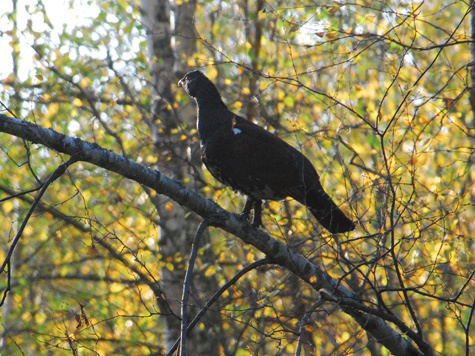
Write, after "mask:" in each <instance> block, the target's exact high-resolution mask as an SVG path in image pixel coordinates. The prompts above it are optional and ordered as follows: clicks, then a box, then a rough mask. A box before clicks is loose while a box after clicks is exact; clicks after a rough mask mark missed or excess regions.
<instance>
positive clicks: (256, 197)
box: [178, 71, 355, 233]
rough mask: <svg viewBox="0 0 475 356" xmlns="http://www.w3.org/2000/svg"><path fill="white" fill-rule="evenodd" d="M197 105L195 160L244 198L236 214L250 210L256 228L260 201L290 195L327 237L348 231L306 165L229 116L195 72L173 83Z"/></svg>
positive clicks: (252, 126)
mask: <svg viewBox="0 0 475 356" xmlns="http://www.w3.org/2000/svg"><path fill="white" fill-rule="evenodd" d="M178 85H179V86H182V87H183V88H184V89H185V91H186V92H187V93H188V95H190V96H191V97H192V98H194V99H195V101H196V103H197V105H198V123H197V126H198V134H199V136H200V141H201V158H202V160H203V163H204V164H205V165H206V167H207V168H208V170H209V171H210V172H211V174H212V175H213V176H214V177H215V178H216V179H217V180H219V181H220V182H222V183H223V184H226V185H228V186H230V187H231V188H232V189H233V190H236V191H239V192H241V193H243V194H245V195H247V202H246V205H245V207H244V210H243V212H242V215H243V216H244V217H245V218H248V217H249V215H250V212H251V209H253V208H254V221H253V225H254V226H259V225H262V218H261V211H262V207H261V204H262V200H263V199H269V200H282V199H284V198H285V197H288V196H290V197H292V198H294V199H295V200H297V201H298V202H300V203H301V204H303V205H305V206H307V207H308V209H310V211H311V212H312V214H313V215H314V216H315V217H316V218H317V220H318V221H319V222H320V224H322V225H323V226H324V227H325V228H326V229H327V230H328V231H330V232H331V233H339V232H347V231H351V230H354V228H355V225H354V223H353V222H352V221H351V220H350V219H348V218H347V217H346V216H345V214H344V213H343V212H342V211H341V210H340V209H339V208H338V207H337V206H336V204H335V203H334V202H333V201H332V199H331V198H330V197H329V196H328V194H327V193H325V191H324V190H323V187H322V185H321V184H320V177H319V176H318V174H317V172H316V171H315V168H314V167H313V165H312V164H311V163H310V161H309V160H308V159H307V157H305V156H304V155H303V154H302V153H300V152H299V151H298V150H296V149H295V148H293V147H292V146H290V145H289V144H287V143H286V142H284V141H282V140H281V139H280V138H278V137H277V136H275V135H273V134H271V133H270V132H268V131H266V130H265V129H263V128H261V127H260V126H257V125H255V124H254V123H252V122H251V121H249V120H247V119H245V118H243V117H241V116H239V115H236V114H234V113H232V112H231V111H230V110H229V109H228V107H227V106H226V104H224V102H223V101H222V99H221V96H220V95H219V92H218V90H217V89H216V87H215V86H214V84H213V83H212V82H211V81H210V80H209V79H208V78H207V77H206V76H205V75H204V74H203V73H201V72H200V71H193V72H189V73H187V74H186V75H185V76H184V77H183V79H181V80H180V81H179V82H178Z"/></svg>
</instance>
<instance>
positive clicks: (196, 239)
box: [180, 220, 208, 356]
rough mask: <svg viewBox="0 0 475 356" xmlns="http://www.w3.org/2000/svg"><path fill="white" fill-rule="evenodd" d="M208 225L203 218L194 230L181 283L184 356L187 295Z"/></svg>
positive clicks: (182, 353) (183, 353)
mask: <svg viewBox="0 0 475 356" xmlns="http://www.w3.org/2000/svg"><path fill="white" fill-rule="evenodd" d="M207 227H208V221H207V220H203V221H202V222H201V224H200V226H199V227H198V230H197V231H196V234H195V237H194V238H193V244H192V246H191V254H190V258H189V259H188V269H187V270H186V275H185V281H184V283H183V295H182V298H181V342H180V356H186V329H187V327H188V311H187V304H188V295H189V294H190V284H191V275H192V274H193V268H194V267H195V260H196V255H197V254H198V246H199V244H200V237H201V235H203V232H204V231H205V230H206V228H207Z"/></svg>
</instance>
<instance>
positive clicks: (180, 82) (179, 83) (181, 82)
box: [178, 79, 185, 87]
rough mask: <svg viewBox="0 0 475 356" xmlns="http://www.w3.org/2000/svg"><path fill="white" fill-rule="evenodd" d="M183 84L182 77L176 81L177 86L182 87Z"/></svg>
mask: <svg viewBox="0 0 475 356" xmlns="http://www.w3.org/2000/svg"><path fill="white" fill-rule="evenodd" d="M183 84H185V83H184V81H183V79H180V81H179V82H178V86H179V87H182V86H183Z"/></svg>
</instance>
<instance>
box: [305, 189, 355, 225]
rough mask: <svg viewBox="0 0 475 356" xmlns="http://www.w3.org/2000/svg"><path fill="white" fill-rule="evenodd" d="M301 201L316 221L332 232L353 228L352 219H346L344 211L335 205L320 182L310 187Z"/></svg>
mask: <svg viewBox="0 0 475 356" xmlns="http://www.w3.org/2000/svg"><path fill="white" fill-rule="evenodd" d="M302 203H303V204H305V205H306V206H307V207H308V209H309V210H310V212H311V213H312V214H313V216H315V218H317V220H318V222H319V223H320V224H322V226H323V227H324V228H325V229H327V230H328V231H330V232H331V233H333V234H336V233H339V232H348V231H352V230H354V229H355V224H354V223H353V221H351V220H350V219H348V218H347V217H346V215H345V213H344V212H343V211H341V210H340V208H339V207H338V206H336V204H335V203H334V202H333V200H332V198H330V196H329V195H328V194H327V193H325V191H324V190H323V187H322V186H321V185H320V184H318V186H314V187H312V189H311V190H310V191H309V192H308V193H307V196H306V199H305V201H304V202H302Z"/></svg>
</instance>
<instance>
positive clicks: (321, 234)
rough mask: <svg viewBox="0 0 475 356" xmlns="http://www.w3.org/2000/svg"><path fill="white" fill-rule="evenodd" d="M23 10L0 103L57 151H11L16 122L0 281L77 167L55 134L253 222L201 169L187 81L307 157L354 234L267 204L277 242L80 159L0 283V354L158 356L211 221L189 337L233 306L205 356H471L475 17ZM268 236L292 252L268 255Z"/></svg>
mask: <svg viewBox="0 0 475 356" xmlns="http://www.w3.org/2000/svg"><path fill="white" fill-rule="evenodd" d="M11 4H12V5H11V7H10V8H9V10H8V11H7V12H6V13H5V14H4V15H3V18H5V19H7V20H8V21H6V22H5V23H6V25H4V26H5V27H4V28H2V29H1V31H3V33H4V34H5V36H4V37H5V38H8V39H9V41H10V43H9V45H10V46H9V47H8V48H9V49H10V53H11V58H12V59H11V63H12V65H11V68H12V73H11V74H10V75H8V76H6V77H5V78H2V82H1V84H0V85H1V86H2V91H1V92H2V103H3V104H4V107H5V109H7V108H8V110H9V113H8V112H7V111H5V113H8V115H9V116H12V115H16V116H17V117H19V118H24V119H26V120H27V121H30V122H34V123H36V124H37V125H39V126H35V127H32V130H35V131H37V132H39V133H42V134H43V136H41V140H37V139H33V138H32V137H30V136H28V135H27V133H28V132H27V131H26V129H24V130H23V131H21V130H20V131H21V132H16V133H14V132H12V131H11V130H12V123H11V122H9V121H8V120H7V118H6V117H5V116H2V121H1V122H2V128H3V129H2V131H4V132H8V133H9V134H2V135H1V136H0V140H1V141H2V142H1V144H0V146H1V147H2V151H1V154H0V160H1V165H2V168H3V169H2V173H1V174H0V191H1V192H2V196H1V197H0V203H1V207H0V208H1V211H2V215H1V219H2V226H4V227H5V228H4V231H5V232H4V235H3V236H2V237H1V238H2V239H3V241H4V242H3V246H4V247H3V249H2V254H3V257H2V259H1V261H3V260H4V259H5V257H7V251H8V250H9V247H10V246H11V242H12V239H13V238H14V237H15V236H16V235H17V232H18V231H19V229H20V226H21V224H22V222H23V221H25V216H26V212H27V211H28V209H30V207H31V206H32V203H33V200H34V198H35V196H37V194H38V192H39V190H40V188H41V187H42V186H44V183H45V182H46V180H47V178H48V177H49V176H50V175H51V173H52V172H53V171H55V169H56V167H58V166H60V165H61V164H64V163H65V162H67V161H68V160H69V157H70V156H71V152H68V151H67V150H65V149H62V148H61V147H62V146H55V145H54V142H56V141H54V142H53V141H48V140H47V139H50V138H57V137H47V135H46V133H47V131H41V127H44V128H51V129H53V130H55V131H57V132H61V133H64V134H66V135H71V136H77V137H79V138H80V139H82V140H84V141H88V142H94V143H96V144H98V145H100V146H101V147H103V148H105V149H108V150H111V151H113V152H115V153H117V154H119V155H123V156H125V157H126V158H128V159H130V160H131V161H135V162H137V163H139V164H142V165H144V166H149V167H152V168H155V169H158V170H159V171H160V172H161V173H163V174H164V175H165V177H171V178H174V179H177V180H179V181H180V182H182V184H184V185H185V186H187V187H188V188H190V189H191V190H193V191H198V192H200V193H201V194H202V195H203V196H205V197H207V198H211V199H213V200H215V201H217V202H219V204H220V205H221V206H223V207H225V208H226V209H227V210H229V211H232V212H237V211H240V209H241V208H242V204H243V202H242V199H241V198H238V197H236V195H235V194H234V193H233V192H231V191H230V190H229V189H228V188H225V187H223V186H221V185H219V183H217V182H215V181H213V179H212V177H211V176H210V174H209V173H208V172H207V171H203V170H202V167H201V164H200V162H199V157H198V144H197V138H196V130H195V128H194V119H195V118H194V106H193V104H192V103H191V104H190V100H189V98H188V97H187V96H186V95H185V94H184V93H183V92H182V91H180V90H178V89H177V87H176V82H177V80H178V79H179V78H180V77H181V76H182V75H183V74H184V72H186V71H187V70H188V69H191V68H201V69H202V70H203V71H205V72H206V74H207V75H208V76H209V77H210V78H211V79H212V80H213V81H214V82H215V83H216V84H217V85H218V87H219V89H220V91H221V92H222V93H223V96H224V99H225V101H226V102H227V104H229V105H230V108H231V109H232V110H234V111H235V112H240V113H242V114H243V115H245V116H247V117H249V118H251V119H253V120H254V121H256V122H257V123H258V124H260V125H262V126H265V127H266V128H267V129H269V130H270V131H273V132H275V133H277V134H278V135H279V136H280V137H282V138H284V139H285V140H286V141H287V142H289V143H291V144H292V145H294V146H295V147H299V148H300V149H301V150H302V151H303V152H304V153H305V154H306V155H307V156H308V157H309V158H310V160H311V161H312V162H314V163H315V165H316V167H317V170H318V171H319V172H320V173H321V176H322V182H323V183H324V185H325V189H326V190H327V191H328V192H329V193H331V195H332V196H334V197H335V200H337V201H339V202H344V204H343V206H344V207H345V209H346V211H348V212H349V213H350V215H352V216H353V217H355V219H356V220H357V221H358V228H357V230H356V231H355V232H353V233H351V234H349V235H343V236H331V235H329V234H328V233H327V232H325V231H324V230H323V229H322V228H321V227H320V226H319V225H318V224H316V223H314V221H313V220H311V219H310V218H309V216H308V215H307V211H306V210H305V209H304V208H302V207H301V206H300V205H299V204H294V202H293V201H290V200H288V201H285V202H283V203H276V202H269V203H268V204H267V205H268V206H267V210H266V211H267V212H268V213H267V214H265V216H264V225H265V227H266V228H265V229H266V234H267V235H265V234H264V233H262V234H260V233H258V232H256V231H250V230H246V227H245V226H246V224H245V223H242V222H241V223H240V222H239V221H237V220H236V219H235V218H233V217H232V216H230V215H222V214H225V213H224V212H222V211H220V210H219V209H217V208H215V207H214V206H208V205H206V203H205V202H204V201H200V200H199V198H198V197H195V196H192V199H191V200H190V202H201V203H200V204H201V205H200V204H198V203H196V204H195V205H193V204H192V203H190V202H188V201H187V200H186V201H185V200H183V201H182V200H180V197H181V195H180V194H184V193H180V194H179V193H176V194H175V191H174V190H173V189H172V187H175V186H173V185H170V186H167V185H165V186H162V185H160V184H162V183H160V184H159V183H154V182H153V181H151V180H150V179H149V177H153V174H152V173H151V172H150V171H145V170H142V171H140V168H139V167H136V166H131V165H130V166H128V167H129V168H130V169H129V170H127V169H124V170H120V166H118V167H119V168H117V169H115V170H114V169H112V168H111V165H112V164H113V163H114V162H115V159H117V158H116V157H115V156H110V159H111V160H110V162H109V165H108V164H104V162H102V161H100V160H94V157H95V156H94V153H95V152H96V151H95V149H97V147H89V148H88V150H89V153H90V155H91V157H92V158H91V157H89V156H88V155H87V154H86V153H84V152H82V151H81V152H82V153H81V154H79V153H76V154H77V157H79V158H80V160H79V162H74V163H72V162H70V163H68V165H69V164H71V165H69V166H68V168H67V170H65V174H63V175H62V176H61V177H59V178H58V180H57V181H55V182H53V183H51V185H49V186H48V188H47V189H46V190H45V192H44V195H43V196H42V198H41V200H40V201H39V203H38V205H37V206H36V210H35V212H34V214H33V215H32V216H31V217H30V218H29V220H28V223H27V224H26V227H25V229H24V230H23V233H22V235H21V238H20V239H19V243H18V244H17V245H16V248H15V252H14V253H15V255H14V256H13V258H12V259H11V260H9V263H8V265H7V266H6V267H7V268H6V269H5V270H4V271H3V274H2V278H3V280H2V283H3V287H4V288H5V289H3V294H2V296H3V298H4V299H3V300H2V316H1V321H2V326H3V333H2V339H1V345H0V347H1V352H2V353H5V354H12V355H15V354H22V353H23V354H45V353H47V352H50V353H51V354H55V355H56V354H61V353H64V354H65V355H67V354H85V355H88V354H91V355H92V354H165V353H166V352H167V351H169V350H170V348H171V344H172V343H173V342H174V341H175V340H176V338H177V337H178V335H179V329H180V315H179V313H180V300H181V295H180V294H181V288H182V285H183V278H184V272H185V270H186V268H187V267H188V263H187V258H188V254H189V253H190V247H191V242H192V239H193V236H194V235H195V230H196V228H197V226H198V224H199V221H200V220H199V219H196V217H197V215H196V214H198V215H201V216H202V217H204V218H206V219H207V221H211V222H213V223H214V224H216V225H219V226H221V227H222V228H223V229H224V230H221V229H208V230H207V233H206V234H205V235H204V237H203V239H202V240H201V243H200V245H199V253H198V256H197V259H196V262H195V269H194V275H193V278H192V282H191V283H192V288H191V292H190V293H191V294H190V297H189V299H188V313H189V317H190V318H191V317H193V315H194V314H195V313H196V312H198V311H199V310H200V309H202V308H203V306H204V305H205V303H206V302H207V300H209V298H210V297H211V296H212V295H213V293H215V292H216V290H218V288H219V286H222V285H224V284H225V283H226V282H228V281H231V286H229V287H228V288H227V289H226V291H224V293H223V294H222V295H221V296H220V297H219V298H218V299H217V300H216V302H215V303H214V304H213V305H212V306H211V308H210V309H208V310H207V311H206V313H205V316H206V317H208V319H201V320H200V322H199V324H198V325H197V326H196V327H195V328H194V329H193V330H192V331H191V333H190V338H191V339H190V340H188V343H187V344H188V350H190V349H191V350H193V354H203V355H204V354H206V355H209V354H225V355H244V354H259V355H274V354H277V353H279V352H280V353H281V354H293V353H294V354H304V353H305V354H317V355H327V354H343V353H351V352H353V353H356V354H371V355H380V354H384V353H385V352H386V350H387V349H389V350H391V351H392V352H393V353H395V354H411V352H416V351H414V349H417V350H418V351H419V352H421V353H423V354H426V355H430V354H433V353H434V352H437V353H441V354H466V355H468V354H469V352H470V349H471V347H472V346H471V345H472V344H473V343H474V340H473V339H474V334H473V328H471V324H472V319H473V310H474V309H473V305H474V299H473V296H474V292H475V289H474V282H473V280H472V278H473V273H474V264H473V261H474V259H473V252H472V251H473V231H474V224H475V223H474V222H473V221H474V209H473V204H474V203H473V202H474V194H475V187H474V184H473V178H474V175H473V168H472V166H473V165H472V159H473V158H472V155H473V146H474V144H473V137H474V121H473V120H474V118H473V110H472V107H471V105H470V93H471V90H472V88H471V81H470V78H471V75H470V74H471V73H470V67H471V63H472V58H473V56H471V44H472V43H473V42H472V41H471V32H470V31H471V28H470V18H469V16H470V13H471V10H472V6H471V4H465V3H462V2H454V3H450V4H446V3H442V2H437V1H433V2H430V3H429V2H413V3H412V2H393V1H384V2H379V3H377V4H375V3H373V2H364V1H363V2H362V3H357V4H356V3H352V4H349V3H348V4H345V3H341V2H332V3H313V4H312V5H307V6H301V5H300V3H298V2H295V3H293V2H290V3H289V2H288V1H287V2H285V3H284V2H279V1H276V2H263V1H257V2H252V3H251V2H247V1H238V2H232V3H231V2H226V1H220V2H186V1H183V2H179V1H176V2H175V3H170V2H166V1H142V2H141V3H139V2H138V1H137V2H125V1H118V2H95V1H89V2H84V3H83V4H82V5H83V6H85V7H83V9H84V8H85V9H87V11H84V12H83V13H82V15H77V13H75V12H74V11H75V10H76V9H77V8H78V4H75V3H72V4H71V9H69V10H67V9H68V6H66V7H65V9H64V14H63V20H62V22H60V24H61V25H60V26H58V21H60V20H59V19H57V18H54V17H53V14H54V12H53V11H52V9H51V8H50V7H49V6H50V5H49V3H48V2H46V1H45V2H38V3H37V4H35V5H29V6H25V4H24V3H22V2H20V1H12V2H11ZM56 6H57V5H56ZM84 14H87V15H84ZM64 19H67V22H66V21H65V20H64ZM190 24H192V26H190ZM5 52H7V51H5ZM32 56H34V58H33V59H34V60H33V61H30V58H31V57H32ZM51 132H52V131H51ZM57 139H58V140H59V139H60V138H57ZM98 150H99V149H98ZM99 151H100V150H99ZM101 152H103V153H102V154H103V155H105V153H104V151H101ZM71 157H74V154H73V155H72V156H71ZM91 163H92V164H91ZM98 167H99V168H98ZM114 167H115V166H114ZM111 169H112V170H113V171H114V172H119V173H120V174H115V173H111V172H110V170H111ZM138 172H140V175H138V176H134V175H133V174H138ZM147 179H149V180H147ZM134 180H135V182H134ZM136 182H138V183H140V184H137V183H136ZM170 184H171V183H170ZM176 189H178V191H179V187H176ZM157 191H158V193H160V194H157ZM165 196H168V197H170V198H172V199H174V200H167V199H166V197H165ZM182 206H183V207H182ZM191 211H194V212H195V213H196V214H193V213H190V212H191ZM216 212H218V213H219V214H221V215H219V214H218V215H215V213H216ZM216 216H226V217H227V218H228V220H226V219H225V220H219V219H218V220H216ZM210 219H211V220H210ZM213 219H214V220H213ZM224 231H227V233H225V232H224ZM236 236H238V237H241V238H243V239H244V241H245V242H247V243H253V244H254V246H250V245H248V244H246V243H243V242H242V241H241V240H239V239H238V238H237V237H236ZM269 236H271V237H272V238H274V239H275V240H277V241H280V242H281V243H282V245H274V246H280V247H279V248H281V249H280V250H277V249H276V250H274V251H273V250H272V249H269V248H268V247H269V245H266V244H265V243H264V242H262V241H267V240H266V239H267V238H268V237H269ZM260 238H261V239H264V240H260ZM269 241H271V242H272V241H274V240H269ZM284 245H285V246H287V247H288V251H294V252H296V253H298V254H299V255H301V256H304V257H305V258H306V261H307V262H311V263H312V265H307V266H314V267H311V268H310V269H307V270H305V269H304V268H300V267H302V266H303V264H300V262H301V263H304V262H303V261H304V260H301V259H300V257H297V256H296V255H295V256H294V255H293V254H292V252H288V253H289V254H290V255H286V254H285V253H284V249H282V246H284ZM256 247H257V249H256ZM273 253H274V254H273ZM275 253H277V255H276V254H275ZM265 255H267V257H268V258H270V260H269V259H265V260H263V261H262V262H257V261H260V260H261V259H262V258H264V256H265ZM276 256H278V257H279V258H277V259H276ZM272 258H274V259H273V260H272ZM292 259H294V260H292ZM291 260H292V261H294V262H295V264H294V265H293V264H291V263H290V262H289V261H291ZM271 261H272V263H270V262H271ZM297 261H298V262H299V263H297ZM246 266H250V267H249V268H248V269H249V270H250V271H248V270H247V269H245V268H246ZM253 267H255V268H257V267H258V268H257V269H255V268H253ZM318 267H320V268H321V269H323V270H318ZM240 271H243V276H241V275H240V274H239V272H240ZM323 271H326V272H328V273H329V274H330V275H331V276H332V277H333V278H334V281H337V282H338V285H335V284H332V282H329V280H327V279H326V277H325V274H324V272H323ZM244 272H247V273H245V274H244ZM312 273H313V274H312ZM235 276H238V277H240V279H239V280H234V279H233V277H235ZM316 277H318V278H316ZM236 279H237V277H236ZM306 282H307V283H306ZM350 291H351V292H350ZM370 316H373V318H370ZM383 320H385V321H386V323H385V324H378V325H380V326H381V330H384V331H391V330H392V331H394V332H395V333H397V334H400V335H405V338H407V339H408V340H409V341H410V342H411V344H412V345H413V346H412V348H408V346H407V345H409V344H408V343H404V341H400V342H399V344H398V345H403V346H402V348H401V349H396V346H395V345H394V344H395V343H396V342H394V343H393V344H391V342H388V340H385V339H384V338H383V337H381V335H380V334H378V333H377V332H376V331H377V330H378V328H376V327H375V325H373V324H371V323H376V322H382V321H383ZM366 331H368V332H366ZM193 337H195V338H194V339H193ZM392 341H395V340H392ZM383 345H384V346H383ZM404 346H405V348H404ZM391 347H394V348H393V349H391ZM411 350H412V351H411Z"/></svg>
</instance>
